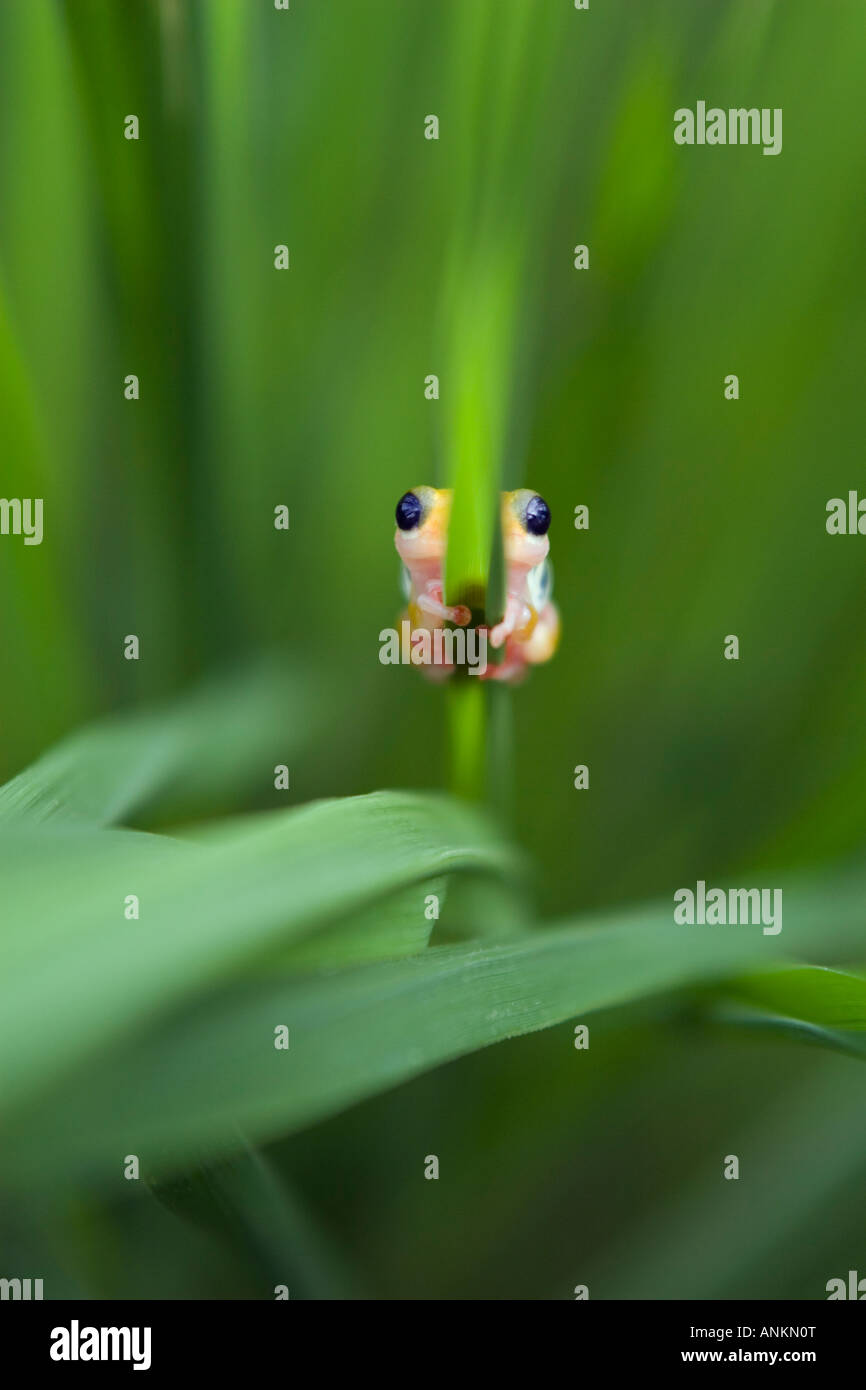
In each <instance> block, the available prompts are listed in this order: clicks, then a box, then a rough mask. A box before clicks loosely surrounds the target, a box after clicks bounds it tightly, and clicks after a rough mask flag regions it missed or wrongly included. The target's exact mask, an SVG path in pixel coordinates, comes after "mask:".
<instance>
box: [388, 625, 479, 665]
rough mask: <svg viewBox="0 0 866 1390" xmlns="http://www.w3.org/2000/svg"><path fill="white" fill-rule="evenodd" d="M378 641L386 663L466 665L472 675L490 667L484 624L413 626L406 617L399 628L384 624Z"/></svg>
mask: <svg viewBox="0 0 866 1390" xmlns="http://www.w3.org/2000/svg"><path fill="white" fill-rule="evenodd" d="M379 643H380V646H379V660H380V661H381V663H382V665H383V666H440V667H443V668H448V667H451V666H465V667H466V669H467V671H468V673H469V675H470V676H483V675H484V673H485V672H486V670H487V629H486V628H484V627H456V628H450V627H435V628H432V629H431V628H426V627H416V628H413V627H412V624H411V623H410V622H409V619H408V618H404V619H403V621H402V622H401V624H400V630H399V632H398V631H397V629H396V628H393V627H385V628H383V629H382V631H381V632H380V633H379Z"/></svg>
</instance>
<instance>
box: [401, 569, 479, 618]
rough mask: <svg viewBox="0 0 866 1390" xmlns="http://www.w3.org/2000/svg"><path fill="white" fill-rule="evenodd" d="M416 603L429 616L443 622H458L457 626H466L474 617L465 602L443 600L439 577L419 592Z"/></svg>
mask: <svg viewBox="0 0 866 1390" xmlns="http://www.w3.org/2000/svg"><path fill="white" fill-rule="evenodd" d="M415 604H416V606H417V608H418V609H420V611H421V612H422V613H426V614H427V615H428V617H431V618H438V619H439V620H440V621H441V622H448V623H456V625H457V627H466V624H467V623H468V622H469V621H470V620H471V618H472V610H471V608H467V607H466V605H465V604H463V603H455V604H447V603H445V602H443V595H442V581H441V580H439V579H431V580H430V582H429V583H428V584H426V585H425V587H424V588H423V589H422V590H421V592H420V593H419V594H418V596H417V598H416V600H415Z"/></svg>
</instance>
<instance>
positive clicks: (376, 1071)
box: [6, 872, 866, 1177]
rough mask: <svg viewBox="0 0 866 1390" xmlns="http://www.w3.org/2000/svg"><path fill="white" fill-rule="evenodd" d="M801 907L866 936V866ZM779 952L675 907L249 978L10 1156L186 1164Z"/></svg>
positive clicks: (30, 1122)
mask: <svg viewBox="0 0 866 1390" xmlns="http://www.w3.org/2000/svg"><path fill="white" fill-rule="evenodd" d="M787 900H788V901H789V902H790V906H789V907H788V908H787V910H786V915H787V918H788V921H789V924H790V937H789V942H788V943H787V948H788V952H790V949H791V947H792V946H793V948H794V949H796V950H804V949H808V948H811V949H812V950H814V952H815V953H816V954H818V953H821V954H827V953H829V952H832V951H833V949H834V947H835V949H836V950H837V951H843V950H844V949H845V947H846V945H847V944H848V942H849V938H850V934H851V932H852V931H854V930H856V931H857V932H858V933H859V932H861V931H862V921H863V918H864V914H866V875H864V874H863V873H862V872H861V873H860V874H858V875H855V876H853V877H852V878H851V879H849V880H847V881H843V882H839V883H838V884H837V894H836V901H837V905H838V912H837V916H836V919H835V921H834V923H833V924H832V925H830V926H828V922H827V915H826V901H827V900H828V899H827V881H826V879H821V880H817V881H814V882H812V883H811V884H805V885H801V887H800V889H799V892H798V895H797V900H796V903H794V902H791V901H790V898H788V899H787ZM788 931H789V927H788V926H786V932H788ZM780 950H781V948H780V946H779V944H778V942H777V941H776V939H774V938H772V937H765V936H763V935H762V934H761V933H760V932H749V931H745V930H743V929H741V928H737V929H735V930H725V929H716V930H712V929H705V930H700V929H698V930H695V929H691V928H683V927H679V926H676V925H674V923H673V921H672V917H671V912H670V910H669V907H668V905H664V907H657V908H654V909H645V910H642V911H634V912H632V913H630V914H628V915H626V916H624V917H622V918H620V919H619V920H618V921H607V922H603V923H599V922H596V923H593V924H587V925H585V926H567V927H564V928H558V929H552V930H547V931H544V932H539V933H538V934H537V935H535V936H533V937H532V938H531V939H527V938H523V939H521V940H520V941H518V942H515V943H513V944H508V945H498V946H486V947H483V948H479V947H473V946H465V947H456V948H441V949H434V950H431V951H427V952H425V953H424V954H423V955H420V956H415V957H412V958H410V959H406V960H402V961H395V962H390V963H383V964H377V965H370V966H362V967H357V968H353V969H349V970H345V971H340V972H337V973H328V974H323V975H320V976H312V977H308V978H303V977H302V978H301V979H300V980H298V979H292V978H291V977H289V976H284V977H280V978H269V979H267V980H263V981H262V982H261V983H260V984H256V983H254V982H250V983H248V984H247V985H246V986H244V987H243V988H238V987H234V988H232V989H227V990H226V991H225V992H223V993H221V994H220V995H219V996H218V997H216V998H212V999H211V1000H210V1001H209V1002H207V1003H205V1004H203V1005H202V1006H201V1007H199V1008H197V1009H196V1010H195V1011H194V1012H193V1013H191V1014H185V1015H183V1016H176V1017H175V1018H174V1019H173V1020H171V1021H170V1022H168V1023H166V1024H164V1025H163V1026H161V1028H160V1029H159V1031H158V1032H152V1033H151V1034H150V1035H149V1036H148V1037H146V1038H143V1039H140V1040H138V1041H135V1042H132V1043H131V1044H129V1045H127V1046H125V1047H117V1048H115V1049H114V1050H113V1052H112V1055H111V1056H105V1055H103V1056H102V1057H101V1058H99V1059H98V1060H96V1061H95V1062H94V1063H93V1065H91V1066H89V1067H88V1068H87V1069H86V1072H85V1071H79V1072H77V1073H76V1075H75V1076H74V1077H69V1078H67V1079H65V1081H64V1084H63V1085H62V1086H60V1087H54V1088H53V1089H52V1090H51V1091H50V1093H49V1092H46V1093H45V1094H44V1095H43V1096H41V1097H40V1099H39V1101H38V1103H34V1104H32V1105H29V1106H27V1107H26V1108H25V1109H23V1110H22V1111H21V1112H20V1113H18V1114H17V1115H16V1121H17V1122H16V1124H15V1126H14V1132H15V1136H16V1138H15V1140H14V1146H7V1150H6V1152H7V1161H8V1163H9V1165H10V1170H11V1169H15V1170H17V1172H18V1175H19V1177H20V1176H21V1175H22V1174H23V1173H25V1172H29V1171H30V1169H31V1166H32V1165H36V1166H37V1167H39V1168H40V1169H46V1166H47V1168H48V1169H51V1170H52V1173H53V1171H54V1167H55V1166H56V1165H58V1164H59V1165H60V1167H61V1168H62V1171H63V1172H65V1173H66V1174H71V1173H74V1172H76V1171H79V1172H87V1173H89V1174H91V1175H96V1174H104V1172H105V1168H106V1165H107V1164H108V1163H109V1162H113V1155H114V1154H115V1153H116V1152H117V1146H118V1145H120V1144H121V1143H130V1142H134V1144H135V1145H136V1146H137V1150H136V1151H138V1150H140V1151H141V1152H142V1153H145V1154H155V1153H156V1154H160V1155H163V1156H169V1155H170V1156H171V1159H170V1160H169V1161H171V1162H174V1163H181V1162H182V1161H183V1160H184V1158H185V1157H186V1156H187V1155H188V1154H189V1153H190V1152H191V1151H192V1150H193V1149H194V1148H196V1147H205V1148H206V1147H207V1146H208V1145H209V1144H224V1143H226V1142H229V1141H230V1139H231V1127H232V1126H239V1127H240V1128H242V1129H243V1130H244V1132H246V1133H249V1134H250V1136H251V1137H253V1138H254V1139H255V1140H256V1141H260V1140H267V1139H271V1138H274V1137H276V1136H278V1135H281V1134H283V1133H285V1132H287V1131H289V1130H292V1129H295V1128H298V1127H299V1126H302V1125H305V1124H309V1123H311V1122H313V1121H316V1120H320V1119H323V1118H324V1117H326V1116H327V1115H331V1114H333V1113H335V1112H336V1111H339V1110H341V1109H343V1108H345V1107H346V1106H347V1105H350V1104H352V1103H354V1102H357V1101H358V1100H361V1099H363V1098H364V1097H366V1096H369V1095H373V1094H375V1093H376V1092H377V1091H380V1090H382V1089H383V1088H386V1087H389V1086H393V1085H395V1084H396V1083H397V1082H400V1081H404V1080H406V1079H408V1078H409V1077H412V1076H416V1075H418V1074H419V1073H420V1072H422V1071H424V1070H427V1069H429V1068H431V1067H433V1066H436V1065H438V1064H440V1063H442V1062H445V1061H448V1060H451V1059H453V1058H456V1057H460V1056H463V1055H464V1054H466V1053H467V1052H471V1051H474V1050H476V1049H478V1048H481V1047H486V1046H488V1045H489V1044H491V1043H495V1042H499V1041H502V1040H504V1039H506V1038H512V1037H516V1036H519V1035H521V1034H525V1033H530V1032H534V1031H536V1030H538V1029H542V1028H549V1027H551V1026H552V1025H554V1024H557V1023H562V1022H564V1021H565V1020H566V1019H571V1018H575V1017H577V1018H583V1017H585V1016H586V1015H587V1014H588V1013H591V1012H593V1011H596V1010H599V1009H606V1008H610V1007H612V1006H614V1005H618V1004H624V1003H628V1002H630V1001H633V1000H638V999H641V998H644V997H647V996H651V995H655V994H659V993H661V992H663V991H671V990H679V989H681V988H683V987H685V986H688V985H701V986H704V985H706V984H708V983H711V982H713V981H724V980H725V979H730V978H731V977H736V976H738V975H740V974H742V973H743V972H744V971H747V970H751V969H757V968H758V967H759V966H760V965H762V964H767V963H768V962H769V961H770V960H773V959H774V958H778V953H779V952H780ZM788 952H786V954H787V953H788ZM279 1024H284V1025H285V1026H287V1027H288V1028H289V1029H290V1037H291V1043H290V1049H289V1050H288V1051H286V1052H281V1051H277V1050H276V1049H275V1048H274V1046H273V1036H274V1028H275V1026H277V1025H279ZM109 1096H110V1097H111V1104H108V1097H109ZM60 1135H62V1136H64V1138H63V1144H62V1145H61V1144H60V1143H59V1136H60ZM132 1136H134V1141H133V1138H132ZM61 1155H62V1157H61Z"/></svg>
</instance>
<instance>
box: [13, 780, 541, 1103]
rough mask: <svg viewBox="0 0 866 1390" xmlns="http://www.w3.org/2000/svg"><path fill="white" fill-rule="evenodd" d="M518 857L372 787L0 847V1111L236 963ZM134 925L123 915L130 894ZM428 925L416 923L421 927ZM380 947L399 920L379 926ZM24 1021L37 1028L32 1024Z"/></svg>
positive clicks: (422, 800)
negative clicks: (207, 823) (161, 830)
mask: <svg viewBox="0 0 866 1390" xmlns="http://www.w3.org/2000/svg"><path fill="white" fill-rule="evenodd" d="M518 863H519V859H517V858H516V857H515V854H514V851H513V850H511V849H510V848H509V847H508V846H507V845H504V844H503V843H502V842H501V841H500V840H498V839H497V838H495V836H494V834H493V832H492V831H491V830H490V829H489V828H488V827H487V825H486V824H485V823H484V822H483V821H482V820H481V819H480V818H477V817H476V816H475V815H473V814H472V813H471V812H470V811H469V810H468V808H462V807H459V806H455V805H454V804H452V803H450V802H448V801H447V800H446V799H445V798H438V797H424V796H420V795H413V794H411V793H405V794H403V793H396V792H390V793H389V792H379V793H375V794H373V795H370V796H361V797H353V798H346V799H345V800H342V801H331V802H319V803H316V804H313V805H311V806H308V807H305V808H303V809H302V810H298V811H290V812H276V813H273V814H269V815H261V816H257V817H250V818H247V819H246V820H244V821H241V822H238V823H230V824H229V825H228V826H224V825H221V826H220V827H219V829H218V830H207V831H202V832H201V833H200V835H199V838H198V840H197V841H196V842H192V843H190V842H180V841H177V840H171V839H168V837H165V836H152V835H145V834H141V833H136V832H130V831H112V830H90V829H83V828H78V827H65V828H59V829H57V830H51V829H49V828H40V829H37V830H26V831H25V830H22V829H12V830H8V831H7V833H5V834H4V835H3V836H0V879H2V881H3V884H4V919H5V920H4V930H3V933H2V934H0V1055H2V1056H3V1057H4V1059H5V1062H4V1067H3V1070H2V1073H0V1102H5V1101H6V1100H8V1098H9V1097H10V1096H11V1095H12V1094H21V1093H22V1092H23V1091H25V1090H26V1089H28V1088H30V1087H33V1086H35V1085H38V1084H39V1083H40V1082H41V1081H44V1080H45V1079H46V1078H47V1076H49V1075H50V1074H51V1073H52V1072H53V1071H56V1070H57V1068H58V1067H60V1068H61V1069H63V1068H65V1067H68V1066H71V1065H72V1064H73V1063H74V1062H75V1061H76V1060H80V1059H81V1058H82V1057H84V1056H87V1055H88V1054H89V1053H90V1052H92V1051H94V1050H96V1049H98V1048H99V1047H100V1046H103V1047H104V1046H105V1045H106V1044H108V1043H109V1042H110V1041H112V1040H113V1039H116V1038H117V1037H119V1036H121V1035H122V1034H123V1033H125V1032H127V1031H129V1030H130V1029H132V1028H133V1026H134V1025H136V1024H139V1025H140V1024H141V1023H142V1021H143V1020H144V1019H145V1018H147V1017H153V1015H154V1013H155V1012H158V1011H161V1010H167V1009H168V1008H169V1007H170V1006H171V1005H172V1004H176V1003H177V1002H178V1001H180V1000H182V999H184V998H185V997H187V996H189V995H197V994H199V993H200V991H201V990H202V989H203V988H204V987H205V986H207V985H213V984H215V983H216V982H218V981H220V980H223V979H225V978H226V976H227V975H229V974H230V973H231V972H232V971H233V970H237V968H238V966H239V965H240V964H241V963H243V962H245V961H249V960H252V959H255V958H256V957H259V958H261V957H263V956H264V955H265V954H266V953H268V952H273V951H274V950H275V948H278V947H279V946H281V945H283V944H284V943H287V942H289V941H291V940H292V939H298V938H301V937H303V936H305V935H308V934H309V933H311V932H314V931H315V930H317V929H318V928H319V927H321V926H322V925H324V924H326V923H329V922H333V921H335V920H337V919H339V918H341V917H354V916H355V915H356V914H358V913H361V912H363V911H364V909H365V908H368V907H370V906H371V905H372V904H373V903H375V902H381V901H382V900H384V899H385V898H386V897H387V896H388V895H389V894H391V893H394V892H397V891H399V890H401V889H407V888H408V887H409V886H410V885H416V886H417V897H416V903H415V906H414V908H413V909H412V911H413V914H417V917H418V918H419V919H421V920H420V921H419V923H418V928H417V930H418V932H419V934H421V933H426V928H427V922H426V919H425V917H424V909H425V896H426V884H427V883H428V881H430V880H432V879H436V878H439V877H441V876H442V875H443V874H451V873H455V872H460V871H470V870H474V871H478V872H486V873H495V874H513V873H515V872H516V869H517V865H518ZM131 894H134V895H136V896H137V898H138V899H139V904H140V918H139V919H138V920H126V918H125V915H124V906H125V903H126V901H127V897H128V895H131ZM422 923H423V925H422ZM386 930H387V935H388V952H387V953H389V954H390V953H391V951H392V949H393V930H394V929H393V923H389V924H388V925H387V928H386ZM34 1020H39V1022H38V1025H36V1026H35V1025H34Z"/></svg>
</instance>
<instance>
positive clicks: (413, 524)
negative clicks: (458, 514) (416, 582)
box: [394, 487, 451, 570]
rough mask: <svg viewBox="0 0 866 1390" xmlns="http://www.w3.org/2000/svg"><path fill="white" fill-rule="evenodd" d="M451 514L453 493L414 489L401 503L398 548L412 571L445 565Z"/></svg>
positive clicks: (438, 489)
mask: <svg viewBox="0 0 866 1390" xmlns="http://www.w3.org/2000/svg"><path fill="white" fill-rule="evenodd" d="M450 514H451V492H450V490H447V489H440V488H435V487H413V489H412V491H411V492H404V493H403V496H402V497H401V498H400V501H399V502H398V503H397V511H396V517H397V530H396V531H395V533H394V544H395V545H396V547H397V553H398V554H399V556H400V559H401V560H402V561H403V564H404V565H405V566H406V568H407V569H408V570H417V569H418V568H419V567H423V566H431V567H432V566H434V565H437V564H441V563H442V559H443V557H444V555H445V545H446V542H447V540H448V518H449V516H450Z"/></svg>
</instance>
